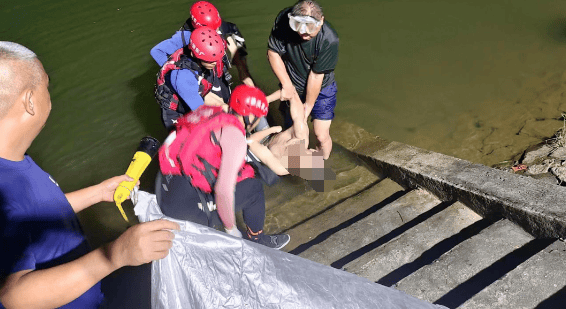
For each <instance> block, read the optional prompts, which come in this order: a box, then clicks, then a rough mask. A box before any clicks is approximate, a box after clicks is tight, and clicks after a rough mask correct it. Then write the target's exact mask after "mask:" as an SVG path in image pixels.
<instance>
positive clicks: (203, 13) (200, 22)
mask: <svg viewBox="0 0 566 309" xmlns="http://www.w3.org/2000/svg"><path fill="white" fill-rule="evenodd" d="M191 23H192V24H193V27H194V28H195V29H198V28H200V27H204V26H207V27H210V28H212V29H218V27H220V24H222V19H220V13H218V10H217V9H216V7H214V5H212V3H210V2H208V1H198V2H195V4H193V6H191Z"/></svg>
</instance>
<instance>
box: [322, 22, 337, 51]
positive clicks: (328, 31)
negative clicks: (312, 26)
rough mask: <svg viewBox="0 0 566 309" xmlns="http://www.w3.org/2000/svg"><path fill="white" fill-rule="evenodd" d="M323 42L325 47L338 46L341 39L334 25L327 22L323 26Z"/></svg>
mask: <svg viewBox="0 0 566 309" xmlns="http://www.w3.org/2000/svg"><path fill="white" fill-rule="evenodd" d="M322 40H323V42H324V44H325V45H338V43H339V41H340V39H339V38H338V33H336V30H334V28H333V27H332V25H331V24H330V23H328V22H326V21H324V24H323V25H322Z"/></svg>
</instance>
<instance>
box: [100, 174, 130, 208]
mask: <svg viewBox="0 0 566 309" xmlns="http://www.w3.org/2000/svg"><path fill="white" fill-rule="evenodd" d="M122 181H134V179H133V178H132V177H130V176H128V175H121V176H116V177H112V178H110V179H107V180H105V181H103V182H101V183H100V184H98V191H99V194H100V201H101V202H113V201H114V191H116V188H117V187H118V185H119V184H120V183H121V182H122ZM139 184H140V182H139V181H138V183H137V184H136V186H139Z"/></svg>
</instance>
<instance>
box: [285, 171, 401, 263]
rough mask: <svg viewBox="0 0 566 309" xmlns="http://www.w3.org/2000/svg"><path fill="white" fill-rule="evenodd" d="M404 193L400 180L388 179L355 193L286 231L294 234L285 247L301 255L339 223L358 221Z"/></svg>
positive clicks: (333, 230)
mask: <svg viewBox="0 0 566 309" xmlns="http://www.w3.org/2000/svg"><path fill="white" fill-rule="evenodd" d="M404 192H405V191H404V190H403V188H402V187H401V186H399V185H398V184H397V183H395V182H393V181H391V180H390V179H384V180H382V181H380V182H378V183H377V184H375V185H373V186H371V187H369V188H367V189H366V190H364V191H362V192H359V193H358V194H356V195H354V196H351V197H349V198H346V199H344V200H342V201H337V202H336V203H335V204H332V205H329V206H327V207H326V208H323V209H321V210H319V212H318V213H314V214H310V216H306V217H305V218H304V220H302V221H300V222H295V223H294V225H293V226H290V227H289V229H287V230H285V231H284V232H286V233H288V234H289V235H290V236H291V242H290V243H289V244H288V245H287V246H286V247H285V250H287V251H288V252H292V253H293V254H299V253H301V252H303V251H305V250H307V249H308V248H310V247H312V246H315V245H316V244H318V243H319V242H321V241H323V240H324V239H326V238H327V237H328V236H329V235H332V234H333V233H334V232H335V231H336V227H337V226H339V225H341V224H342V225H348V224H349V223H348V222H350V221H352V220H353V221H357V220H359V219H357V218H359V217H363V216H366V215H367V214H368V213H373V212H374V211H375V209H377V208H379V207H381V206H382V204H387V203H389V201H390V200H393V199H395V198H396V197H397V196H401V195H403V194H404ZM299 245H300V246H299ZM298 246H299V247H298ZM314 261H316V262H319V263H322V262H321V261H318V260H314Z"/></svg>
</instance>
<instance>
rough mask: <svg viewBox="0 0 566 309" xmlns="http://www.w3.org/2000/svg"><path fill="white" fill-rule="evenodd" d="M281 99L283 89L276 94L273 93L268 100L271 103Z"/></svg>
mask: <svg viewBox="0 0 566 309" xmlns="http://www.w3.org/2000/svg"><path fill="white" fill-rule="evenodd" d="M280 97H281V89H277V90H276V91H275V92H273V93H272V94H270V95H268V96H267V97H266V98H267V103H268V104H269V103H271V102H274V101H277V100H279V98H280Z"/></svg>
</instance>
